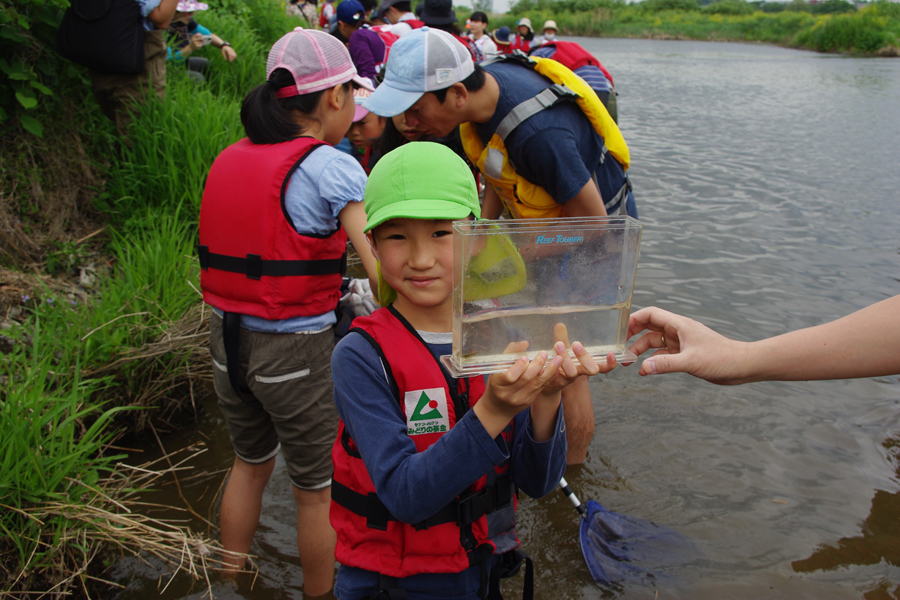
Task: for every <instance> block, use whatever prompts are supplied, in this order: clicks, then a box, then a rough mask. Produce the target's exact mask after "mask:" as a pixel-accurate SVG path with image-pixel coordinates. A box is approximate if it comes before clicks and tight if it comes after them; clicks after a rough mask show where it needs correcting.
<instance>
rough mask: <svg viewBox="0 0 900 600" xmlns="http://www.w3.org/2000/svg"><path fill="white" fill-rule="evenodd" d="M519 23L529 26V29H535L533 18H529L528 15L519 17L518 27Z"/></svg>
mask: <svg viewBox="0 0 900 600" xmlns="http://www.w3.org/2000/svg"><path fill="white" fill-rule="evenodd" d="M519 25H524V26H525V27H527V28H528V31H534V27H532V26H531V19H529V18H528V17H522V18H521V19H519V22H518V23H516V27H518V26H519Z"/></svg>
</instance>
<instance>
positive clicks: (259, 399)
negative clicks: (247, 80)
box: [199, 28, 377, 598]
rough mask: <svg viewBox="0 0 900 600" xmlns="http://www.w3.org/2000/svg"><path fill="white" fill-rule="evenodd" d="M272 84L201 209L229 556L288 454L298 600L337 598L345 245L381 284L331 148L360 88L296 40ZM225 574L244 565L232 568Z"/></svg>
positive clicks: (282, 46)
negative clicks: (336, 478)
mask: <svg viewBox="0 0 900 600" xmlns="http://www.w3.org/2000/svg"><path fill="white" fill-rule="evenodd" d="M266 78H267V81H266V83H264V84H262V85H260V86H258V87H257V88H255V89H254V90H252V91H251V92H250V93H249V94H248V95H247V97H246V99H245V100H244V103H243V105H242V107H241V121H242V122H243V124H244V129H245V131H246V132H247V138H245V139H243V140H241V141H239V142H237V143H236V144H233V145H232V146H229V147H228V148H226V149H225V150H224V151H223V152H222V154H220V155H219V157H218V158H217V159H216V161H215V163H214V164H213V166H212V168H211V169H210V172H209V177H208V179H207V183H206V188H205V190H204V193H203V202H202V205H201V208H200V244H199V254H200V267H201V275H200V285H201V288H202V290H203V299H204V300H205V301H206V302H207V303H208V304H210V305H211V306H212V308H213V312H214V315H213V316H212V318H211V323H210V353H211V355H212V360H213V366H214V369H213V372H214V382H215V389H216V393H217V394H218V397H219V407H220V409H221V410H222V412H223V414H224V416H225V420H226V422H227V424H228V429H229V433H230V434H231V441H232V446H233V447H234V451H235V459H234V466H233V467H232V470H231V475H230V477H229V480H228V484H227V486H226V487H225V492H224V495H223V497H222V507H221V529H222V545H223V547H224V548H225V549H226V550H228V551H231V552H235V553H244V554H246V553H248V552H249V551H250V545H251V543H252V541H253V535H254V532H255V531H256V527H257V525H258V523H259V516H260V512H261V505H262V495H263V489H264V488H265V486H266V483H267V482H268V480H269V477H270V476H271V474H272V471H273V469H274V467H275V456H276V455H277V454H278V451H279V450H281V452H282V454H283V455H284V458H285V463H286V465H287V474H288V476H289V478H290V480H291V483H292V491H293V493H294V497H295V499H296V501H297V511H298V517H297V545H298V548H299V552H300V563H301V566H302V567H303V591H304V598H316V597H329V598H330V597H332V596H331V587H332V581H333V577H334V547H335V534H334V530H333V529H332V528H331V525H330V523H329V521H328V509H329V503H330V500H331V474H332V464H331V446H332V443H333V442H334V436H335V431H336V430H337V422H338V415H337V411H336V408H335V405H334V400H333V396H332V382H331V363H330V358H331V352H332V349H333V348H334V341H335V339H334V333H333V327H334V324H335V323H336V320H337V319H336V315H335V308H336V307H337V305H338V300H339V299H340V296H341V283H342V276H343V273H344V270H345V267H346V244H347V240H348V238H349V240H350V242H351V243H352V244H353V245H354V247H355V248H356V249H357V251H358V252H359V255H360V258H361V259H362V262H363V265H364V267H365V269H366V272H367V273H368V274H369V277H370V279H371V280H372V281H377V279H376V275H375V273H376V266H375V259H374V257H373V255H372V253H371V252H370V251H369V249H368V245H367V243H366V241H365V236H364V234H363V228H364V227H365V224H366V215H365V211H364V209H363V204H362V199H363V195H364V191H365V184H366V174H365V172H364V171H363V169H362V167H361V166H360V165H359V163H358V162H357V161H356V160H355V159H354V158H353V157H351V156H348V155H347V154H344V153H342V152H339V151H338V150H335V149H334V148H333V145H334V144H337V143H338V142H340V141H341V139H342V138H343V137H344V134H345V133H346V132H347V130H348V129H349V128H350V124H351V123H352V121H353V115H354V110H355V107H356V105H355V103H354V101H353V87H354V86H363V87H367V88H368V89H370V90H371V85H370V84H369V83H368V82H367V81H364V80H362V79H360V78H359V77H358V76H357V74H356V69H355V68H354V67H353V63H352V62H351V61H350V55H349V53H348V52H347V49H346V48H345V47H344V46H343V45H342V44H341V43H340V42H339V41H338V40H337V39H336V38H334V37H333V36H331V35H329V34H327V33H325V32H321V31H313V30H305V29H301V28H297V29H296V30H294V31H293V32H291V33H289V34H287V35H285V36H284V37H282V38H281V39H280V40H278V41H277V42H276V43H275V45H274V46H273V47H272V50H271V51H270V52H269V58H268V64H267V67H266ZM224 562H225V565H226V569H228V570H229V571H230V572H231V573H234V572H236V571H237V570H240V569H242V568H243V566H244V558H243V557H241V556H236V555H229V556H225V557H224Z"/></svg>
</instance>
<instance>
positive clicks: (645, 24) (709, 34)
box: [460, 0, 900, 57]
mask: <svg viewBox="0 0 900 600" xmlns="http://www.w3.org/2000/svg"><path fill="white" fill-rule="evenodd" d="M576 1H577V2H578V5H579V6H583V5H585V4H588V5H590V4H595V6H596V5H597V4H599V3H600V2H602V1H603V0H593V2H592V1H591V0H556V1H555V2H554V3H553V4H554V6H553V9H554V10H550V8H548V4H547V2H546V0H537V2H534V1H533V0H523V1H522V2H520V3H519V5H516V7H515V13H509V14H505V15H497V16H494V17H492V18H491V21H490V29H492V30H493V29H496V28H498V27H502V26H507V27H509V28H510V29H511V30H514V29H515V25H516V22H517V21H518V19H520V18H521V17H528V18H529V19H531V22H532V24H533V25H534V27H535V28H536V30H537V31H536V34H540V31H539V28H540V26H541V25H542V24H543V23H544V21H545V20H547V19H553V20H555V21H556V23H557V24H558V26H559V33H560V35H561V36H580V37H593V38H637V39H658V40H690V41H706V42H743V43H753V42H758V43H765V44H771V45H775V46H780V47H784V48H794V49H799V50H812V51H814V52H822V53H829V54H844V55H850V56H860V57H898V56H900V4H896V3H892V2H888V1H886V0H880V1H878V2H874V3H871V4H869V5H868V6H865V7H864V8H861V9H859V10H855V9H853V8H852V5H848V6H850V7H851V8H850V9H849V11H847V12H839V13H831V14H813V13H812V12H809V11H807V10H794V9H786V10H781V11H779V12H763V11H762V10H758V8H757V6H758V5H753V4H749V3H747V2H744V1H743V0H722V1H721V2H718V3H716V4H711V5H708V6H706V7H703V8H700V7H699V6H698V7H697V8H696V9H689V10H687V9H675V10H668V9H663V10H654V9H652V6H650V5H653V4H661V3H666V4H672V0H645V2H642V3H641V4H619V3H607V4H606V6H596V8H590V9H588V10H580V11H571V10H565V9H566V8H567V7H568V6H569V5H574V4H575V2H576ZM522 4H525V6H524V7H522V6H521V5H522ZM801 6H803V5H802V4H801ZM557 7H558V8H557ZM523 8H524V10H523ZM463 10H465V9H463ZM460 12H461V14H460V21H464V19H465V16H466V15H465V14H462V11H460Z"/></svg>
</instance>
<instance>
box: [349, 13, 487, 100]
mask: <svg viewBox="0 0 900 600" xmlns="http://www.w3.org/2000/svg"><path fill="white" fill-rule="evenodd" d="M474 71H475V63H474V62H473V61H472V54H471V53H470V52H469V49H468V48H466V47H465V46H463V45H462V44H461V43H459V42H458V41H457V40H456V38H454V37H453V36H452V35H451V34H449V33H447V32H446V31H441V30H440V29H432V28H431V27H421V28H419V29H413V30H412V31H410V32H409V33H406V34H404V35H403V36H402V37H401V38H400V39H399V40H397V41H396V42H394V45H393V46H391V57H390V58H389V59H388V62H387V65H386V66H385V71H384V81H383V82H382V84H381V85H379V86H378V88H376V89H375V93H374V94H372V95H371V96H370V97H369V98H367V99H366V100H365V101H363V106H364V107H366V108H367V109H368V110H369V111H371V112H373V113H375V114H376V115H379V116H382V117H393V116H395V115H399V114H400V113H402V112H406V110H407V109H408V108H409V107H410V106H412V105H413V104H415V103H416V101H417V100H418V99H419V98H421V97H422V94H424V93H425V92H434V91H436V90H443V89H445V88H448V87H450V86H451V85H453V84H454V83H457V82H459V81H462V80H463V79H465V78H466V77H468V76H469V75H471V74H472V73H473V72H474Z"/></svg>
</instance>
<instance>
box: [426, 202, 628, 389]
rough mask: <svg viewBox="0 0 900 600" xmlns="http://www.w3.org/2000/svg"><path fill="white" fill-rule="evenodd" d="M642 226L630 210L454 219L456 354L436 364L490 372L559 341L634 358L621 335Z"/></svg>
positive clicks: (455, 370) (461, 371)
mask: <svg viewBox="0 0 900 600" xmlns="http://www.w3.org/2000/svg"><path fill="white" fill-rule="evenodd" d="M641 228H642V225H641V223H640V222H639V221H637V220H636V219H633V218H631V217H578V218H566V219H525V220H499V221H457V222H454V223H453V229H454V233H455V235H454V242H453V243H454V246H453V259H454V265H453V278H454V286H453V353H452V354H450V355H448V356H442V357H441V361H442V362H443V363H444V365H445V366H447V368H448V369H449V370H450V372H451V373H452V374H453V375H454V376H455V377H460V376H464V375H465V376H468V375H475V374H482V373H496V372H500V371H505V370H506V369H507V368H509V366H510V365H512V364H513V363H514V362H515V361H516V360H517V359H518V358H519V357H520V356H522V355H526V356H528V357H529V358H533V357H535V356H536V355H537V353H538V352H540V351H541V350H544V351H547V352H548V353H549V354H550V356H551V357H552V356H554V355H555V352H554V350H553V346H554V344H555V342H556V340H557V339H563V341H566V342H567V344H566V345H567V346H568V345H569V343H570V342H575V341H579V342H581V343H582V344H583V345H584V346H585V348H586V349H587V350H588V352H590V354H591V355H592V356H593V357H594V358H595V359H600V360H605V358H604V357H605V356H606V355H607V354H608V353H609V352H614V353H615V355H616V358H617V359H618V360H619V361H622V360H626V359H634V358H635V357H634V355H632V354H631V353H629V352H627V350H626V348H625V342H626V341H627V340H626V335H627V333H628V317H629V316H630V314H631V297H632V294H633V292H634V278H635V272H636V270H637V262H638V255H639V252H640V243H641ZM570 352H571V350H570ZM573 356H574V355H573Z"/></svg>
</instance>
